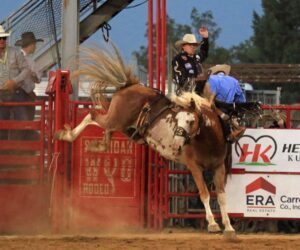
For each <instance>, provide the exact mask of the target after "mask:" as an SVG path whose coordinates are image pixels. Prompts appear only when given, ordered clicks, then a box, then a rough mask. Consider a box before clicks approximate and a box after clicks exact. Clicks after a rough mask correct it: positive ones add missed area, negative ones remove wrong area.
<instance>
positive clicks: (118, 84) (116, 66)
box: [72, 43, 139, 104]
mask: <svg viewBox="0 0 300 250" xmlns="http://www.w3.org/2000/svg"><path fill="white" fill-rule="evenodd" d="M79 57H80V60H79V65H78V70H76V71H74V73H73V74H72V76H73V77H79V76H82V77H83V80H84V81H88V82H90V83H91V85H90V91H91V93H90V95H91V98H92V100H93V101H94V102H96V103H98V104H102V102H103V101H106V98H105V96H104V93H105V91H106V90H107V88H111V87H114V88H116V89H120V88H123V87H127V86H130V85H133V84H137V83H139V80H138V79H137V78H136V77H135V76H134V74H133V72H132V69H131V67H130V66H127V65H125V63H124V61H123V59H122V56H121V54H120V52H119V50H118V49H117V47H116V46H115V45H114V44H112V43H111V49H108V48H99V47H93V48H82V49H80V55H79Z"/></svg>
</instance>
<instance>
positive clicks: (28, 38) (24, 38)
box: [15, 31, 44, 47]
mask: <svg viewBox="0 0 300 250" xmlns="http://www.w3.org/2000/svg"><path fill="white" fill-rule="evenodd" d="M36 42H44V40H43V39H36V38H35V35H34V33H33V32H31V31H29V32H24V33H23V34H22V35H21V39H20V40H18V41H16V43H15V45H16V46H22V47H27V46H28V45H30V44H32V43H36Z"/></svg>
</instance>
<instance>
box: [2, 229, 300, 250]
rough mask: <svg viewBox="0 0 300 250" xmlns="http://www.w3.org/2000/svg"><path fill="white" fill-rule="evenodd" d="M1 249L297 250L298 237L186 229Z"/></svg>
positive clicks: (48, 238)
mask: <svg viewBox="0 0 300 250" xmlns="http://www.w3.org/2000/svg"><path fill="white" fill-rule="evenodd" d="M0 249H1V250H2V249H3V250H4V249H5V250H19V249H20V250H21V249H22V250H94V249H149V250H150V249H151V250H152V249H163V250H165V249H166V250H168V249H183V250H189V249H206V250H208V249H220V250H225V249H251V250H261V249H262V250H264V249H272V250H277V249H284V250H285V249H293V250H294V249H300V235H298V234H297V235H295V234H294V235H279V234H240V235H237V238H236V240H230V241H229V240H226V239H225V238H224V237H223V235H221V234H219V235H212V234H207V233H203V232H201V233H199V232H195V231H187V230H176V231H174V230H165V231H163V232H159V233H158V232H149V231H142V232H131V233H122V232H119V233H108V232H106V233H99V234H93V235H91V234H89V235H87V234H86V235H64V236H57V235H38V236H0Z"/></svg>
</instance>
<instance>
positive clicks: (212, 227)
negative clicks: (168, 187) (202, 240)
mask: <svg viewBox="0 0 300 250" xmlns="http://www.w3.org/2000/svg"><path fill="white" fill-rule="evenodd" d="M188 168H189V170H190V171H191V173H192V175H193V178H194V181H195V183H196V185H197V187H198V190H199V194H200V199H201V201H202V203H203V205H204V208H205V212H206V220H207V222H208V231H209V232H212V233H216V232H220V231H221V229H220V227H219V225H218V224H217V223H216V221H215V218H214V215H213V213H212V211H211V208H210V205H209V200H210V195H209V191H208V189H207V186H206V184H205V180H204V178H203V172H202V171H201V170H200V168H199V167H198V166H197V165H196V164H194V163H193V162H192V163H190V164H188Z"/></svg>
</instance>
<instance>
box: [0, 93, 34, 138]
mask: <svg viewBox="0 0 300 250" xmlns="http://www.w3.org/2000/svg"><path fill="white" fill-rule="evenodd" d="M0 101H3V102H29V101H30V97H29V96H28V94H27V93H26V92H25V91H24V90H23V89H21V88H18V89H17V90H15V91H14V93H13V94H7V95H3V94H2V95H1V96H0ZM29 119H30V117H29V114H28V111H27V106H10V107H3V106H0V120H17V121H25V120H29ZM25 135H26V131H20V130H12V131H11V133H10V136H9V137H10V138H9V139H11V140H22V139H23V138H24V137H25ZM0 139H1V140H7V139H8V131H7V130H0Z"/></svg>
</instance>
